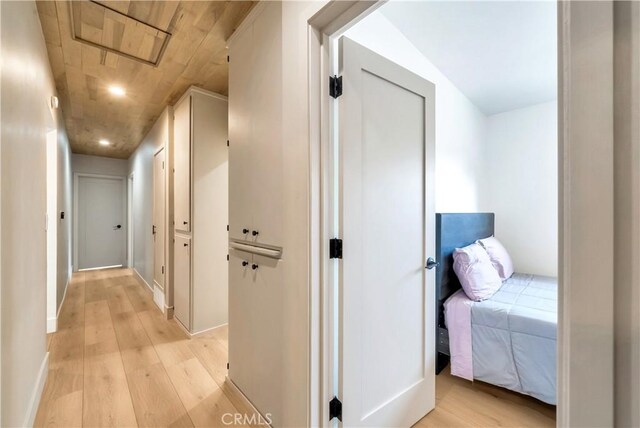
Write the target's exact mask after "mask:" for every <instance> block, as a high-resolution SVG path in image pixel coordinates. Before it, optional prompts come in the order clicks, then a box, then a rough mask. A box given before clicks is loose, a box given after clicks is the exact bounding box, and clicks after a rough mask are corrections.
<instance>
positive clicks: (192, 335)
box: [190, 322, 229, 337]
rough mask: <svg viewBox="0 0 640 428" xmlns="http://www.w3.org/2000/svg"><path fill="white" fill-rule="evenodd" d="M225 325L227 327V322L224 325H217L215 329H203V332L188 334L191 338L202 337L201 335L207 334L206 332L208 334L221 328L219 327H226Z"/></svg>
mask: <svg viewBox="0 0 640 428" xmlns="http://www.w3.org/2000/svg"><path fill="white" fill-rule="evenodd" d="M227 325H229V323H228V322H226V323H224V324H220V325H217V326H215V327H209V328H205V329H204V330H200V331H196V332H194V333H190V334H191V337H196V336H202V335H203V334H205V333H208V332H210V331H212V330H215V329H217V328H221V327H224V326H227Z"/></svg>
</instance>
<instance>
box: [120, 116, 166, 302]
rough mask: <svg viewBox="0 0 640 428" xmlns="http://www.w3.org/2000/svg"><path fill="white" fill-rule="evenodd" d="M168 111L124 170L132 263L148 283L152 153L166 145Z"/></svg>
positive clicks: (149, 278)
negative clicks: (129, 184) (129, 180)
mask: <svg viewBox="0 0 640 428" xmlns="http://www.w3.org/2000/svg"><path fill="white" fill-rule="evenodd" d="M169 114H170V107H167V108H165V109H164V111H163V112H162V114H161V115H160V117H159V118H158V120H157V121H156V123H155V124H154V125H153V127H152V128H151V130H150V131H149V133H148V134H147V135H146V136H145V137H144V140H142V143H141V144H140V146H138V148H137V149H136V151H135V152H134V153H133V154H132V155H131V157H130V158H129V161H128V166H127V168H126V169H127V172H125V174H127V175H128V174H131V173H133V232H134V237H133V241H134V245H133V267H134V268H135V269H136V271H138V274H140V276H142V278H143V279H144V280H145V281H146V282H147V284H149V286H151V285H152V284H153V233H152V229H151V227H152V226H153V156H154V155H155V153H156V152H157V151H158V150H159V149H160V148H161V147H163V146H164V147H167V146H168V141H169ZM124 162H125V163H126V162H127V161H124ZM169 170H170V168H169V167H168V166H167V171H169ZM170 220H171V219H169V218H167V221H168V222H169V221H170ZM169 224H170V223H169ZM171 236H172V235H171ZM168 260H171V259H168ZM165 303H166V304H167V305H168V303H167V302H165Z"/></svg>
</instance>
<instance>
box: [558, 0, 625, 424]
mask: <svg viewBox="0 0 640 428" xmlns="http://www.w3.org/2000/svg"><path fill="white" fill-rule="evenodd" d="M614 3H615V2H613V1H597V2H559V3H558V54H559V55H558V95H559V99H558V115H559V117H558V166H559V174H558V190H559V191H558V202H559V203H558V209H559V221H558V225H559V251H558V255H559V263H558V273H559V278H558V279H559V281H558V389H557V390H558V415H557V423H558V426H562V427H565V426H567V427H568V426H615V425H618V424H617V423H616V420H615V418H614V410H615V409H614V395H615V393H614V370H615V365H614V333H615V331H614V325H613V323H614V316H615V313H616V312H615V311H614V304H613V298H614V281H615V276H616V275H617V274H618V273H617V272H615V271H614V242H615V234H614V200H613V195H614V187H615V183H614V157H613V150H614V146H616V145H617V142H616V144H614V126H613V125H614V118H615V115H614V104H613V100H614V95H615V92H616V91H615V90H614V86H615V84H616V82H615V79H614V74H613V73H614V68H615V67H614V32H615V30H616V29H615V23H614V18H613V4H614ZM629 196H631V195H625V197H629ZM634 263H637V262H635V261H634ZM618 398H619V399H620V400H624V399H625V398H627V399H628V398H629V397H626V396H620V397H618Z"/></svg>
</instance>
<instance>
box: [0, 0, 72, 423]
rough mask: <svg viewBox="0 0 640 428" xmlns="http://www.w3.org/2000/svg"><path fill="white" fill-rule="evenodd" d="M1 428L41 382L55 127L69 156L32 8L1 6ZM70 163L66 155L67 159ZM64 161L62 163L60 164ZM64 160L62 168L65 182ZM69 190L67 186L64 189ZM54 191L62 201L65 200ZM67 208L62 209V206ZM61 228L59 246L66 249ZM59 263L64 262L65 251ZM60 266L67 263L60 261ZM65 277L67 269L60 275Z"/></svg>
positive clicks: (25, 406) (17, 419) (19, 418)
mask: <svg viewBox="0 0 640 428" xmlns="http://www.w3.org/2000/svg"><path fill="white" fill-rule="evenodd" d="M0 10H1V13H0V15H1V19H2V21H1V25H0V27H1V35H0V43H1V51H2V72H1V92H2V97H1V111H2V113H1V115H2V127H1V144H2V145H1V147H0V151H1V156H0V158H1V160H2V166H1V168H0V170H1V173H2V178H1V180H0V182H1V183H2V191H1V192H0V197H1V200H2V202H1V207H2V215H1V221H2V224H1V227H0V230H2V240H1V245H2V249H3V251H2V253H1V254H2V259H1V268H0V272H1V273H0V275H1V284H2V293H1V295H2V313H1V318H2V331H1V337H0V343H1V350H2V355H1V357H2V358H1V362H2V368H1V370H2V384H1V389H2V401H1V403H0V413H1V421H0V425H2V426H26V425H30V424H31V423H32V422H33V417H35V410H36V407H37V405H38V402H39V399H40V394H41V391H42V387H43V386H44V380H45V379H46V374H47V372H46V368H47V349H46V239H45V238H46V236H45V233H44V225H45V221H44V220H45V212H46V134H47V131H49V130H51V129H53V128H55V127H56V126H57V128H58V131H59V140H58V147H59V150H60V151H61V152H66V153H67V154H68V143H67V141H66V134H65V133H64V132H63V131H64V124H63V122H62V118H61V112H60V110H57V111H55V112H54V116H55V117H54V119H52V116H51V115H52V113H51V110H50V109H49V101H50V97H51V96H52V95H55V85H54V80H53V75H52V72H51V68H50V66H49V59H48V56H47V51H46V46H45V42H44V37H43V35H42V30H41V27H40V21H39V19H38V14H37V11H36V5H35V3H34V2H32V1H30V2H1V3H0ZM67 156H68V155H67ZM63 158H64V157H63ZM67 159H68V157H67ZM66 165H68V164H67V163H66V160H63V161H62V164H61V165H59V168H58V170H59V172H60V173H61V174H63V176H62V177H60V179H61V181H62V182H67V181H66V180H67V179H68V176H65V175H64V174H65V171H68V167H67V166H66ZM67 183H68V182H67ZM65 188H66V189H68V187H67V186H62V187H61V188H60V189H59V194H61V195H60V197H61V198H62V199H61V200H62V201H65V200H66V198H67V197H69V194H65V193H64V189H65ZM63 205H64V204H63ZM66 230H67V229H66V228H65V227H64V226H59V232H60V233H61V234H62V237H61V242H59V245H60V246H62V247H65V246H67V247H68V241H67V239H68V238H67V237H66V236H68V235H65V231H66ZM59 255H60V256H61V257H63V258H64V257H68V252H67V253H66V255H65V252H64V251H63V252H62V254H59ZM61 263H63V264H64V263H65V262H64V260H62V261H61ZM63 273H64V269H63V272H62V274H63Z"/></svg>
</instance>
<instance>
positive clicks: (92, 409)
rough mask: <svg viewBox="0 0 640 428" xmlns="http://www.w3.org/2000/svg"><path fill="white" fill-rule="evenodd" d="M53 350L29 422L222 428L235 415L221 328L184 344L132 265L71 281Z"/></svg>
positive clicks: (184, 338)
mask: <svg viewBox="0 0 640 428" xmlns="http://www.w3.org/2000/svg"><path fill="white" fill-rule="evenodd" d="M49 352H50V355H49V376H48V379H47V383H46V385H45V389H44V393H43V396H42V400H41V403H40V407H39V409H38V414H37V416H36V423H35V426H59V427H76V426H86V427H107V426H117V427H134V426H150V427H160V426H176V427H177V426H226V425H224V423H223V420H227V419H222V418H223V415H224V414H225V413H232V414H233V413H236V412H237V410H236V407H235V406H234V405H233V404H232V401H231V397H233V396H232V395H231V394H227V393H226V391H228V390H227V389H226V388H228V386H226V385H225V383H224V380H225V376H226V373H227V370H226V365H227V329H226V328H219V329H216V330H213V331H211V332H210V333H208V334H205V335H204V336H201V337H198V338H194V339H191V340H189V339H188V337H187V336H186V335H185V334H184V333H183V331H182V330H181V329H180V327H178V325H177V324H176V322H175V321H174V320H169V321H167V320H166V319H165V318H164V316H163V315H162V313H161V312H160V310H159V309H158V308H157V306H156V305H155V304H154V303H153V297H152V295H151V292H150V290H149V289H148V287H146V286H145V285H143V284H141V283H140V282H139V281H138V280H137V278H136V277H135V276H134V275H133V274H132V272H131V271H130V270H129V269H110V270H99V271H89V272H81V273H76V274H75V275H74V276H73V279H72V281H71V283H70V284H69V289H68V290H67V296H66V298H65V302H64V305H63V307H62V311H61V313H60V318H59V326H58V331H57V332H56V333H54V334H52V335H49ZM236 404H237V405H238V407H240V406H241V404H240V403H236ZM227 418H229V417H228V416H227Z"/></svg>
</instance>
